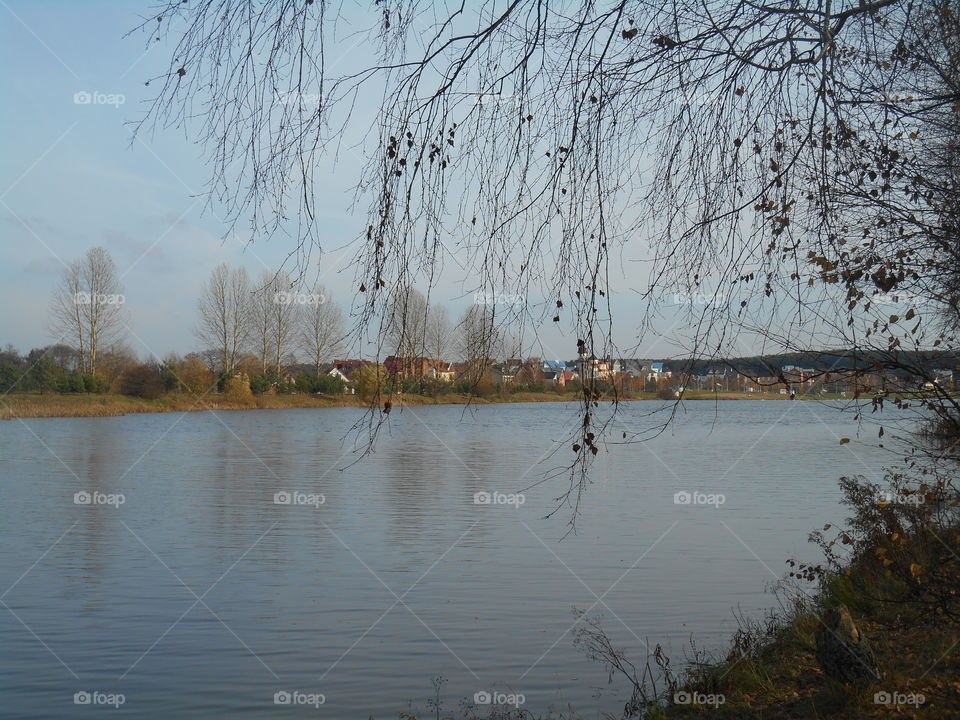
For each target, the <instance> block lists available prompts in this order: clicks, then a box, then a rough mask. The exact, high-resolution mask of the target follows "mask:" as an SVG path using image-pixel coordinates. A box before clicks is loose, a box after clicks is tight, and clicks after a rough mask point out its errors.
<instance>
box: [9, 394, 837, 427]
mask: <svg viewBox="0 0 960 720" xmlns="http://www.w3.org/2000/svg"><path fill="white" fill-rule="evenodd" d="M835 397H836V396H820V395H817V396H813V395H809V396H802V395H798V396H797V397H796V399H798V400H829V399H835ZM383 399H384V400H386V399H389V400H390V402H391V404H392V406H393V407H398V408H399V407H403V406H405V405H410V406H419V405H489V404H494V403H531V402H576V401H577V400H578V394H577V393H575V392H569V393H556V392H521V393H511V394H507V395H491V396H489V397H475V396H471V395H463V394H459V393H446V394H442V395H437V396H425V395H414V394H408V393H402V394H401V393H396V394H392V395H389V396H383ZM657 399H661V400H662V401H663V399H662V398H658V396H657V394H656V393H638V392H634V393H629V394H626V395H621V396H620V398H619V400H620V401H621V402H631V401H635V400H657ZM683 399H684V400H701V401H702V400H789V399H790V396H789V395H780V394H778V393H744V392H722V391H721V392H710V391H706V390H704V391H688V392H685V393H684V395H683ZM604 400H607V401H609V400H612V398H610V397H606V398H604ZM369 404H370V401H369V400H365V399H362V398H361V397H360V396H358V395H307V394H303V393H299V394H290V395H287V394H282V395H274V394H263V395H255V396H253V398H252V399H251V400H249V401H248V402H239V403H238V402H231V401H230V400H228V399H227V398H226V397H224V396H223V395H221V394H220V393H209V394H207V395H203V396H200V397H198V396H194V395H190V394H186V393H171V394H168V395H164V396H163V397H160V398H157V399H145V398H138V397H131V396H129V395H120V394H109V393H108V394H56V393H44V394H41V393H10V394H9V395H5V396H2V397H0V419H2V420H10V419H12V418H41V417H110V416H117V415H127V414H130V413H163V412H191V411H203V410H284V409H291V408H330V407H365V406H367V405H369Z"/></svg>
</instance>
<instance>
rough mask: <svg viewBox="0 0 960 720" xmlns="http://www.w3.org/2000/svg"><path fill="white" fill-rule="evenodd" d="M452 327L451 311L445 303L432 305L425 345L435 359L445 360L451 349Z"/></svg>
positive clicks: (428, 315) (427, 351)
mask: <svg viewBox="0 0 960 720" xmlns="http://www.w3.org/2000/svg"><path fill="white" fill-rule="evenodd" d="M451 335H452V328H451V327H450V312H449V311H448V310H447V308H446V306H445V305H432V306H431V307H430V311H429V312H428V314H427V329H426V338H425V343H424V347H425V350H426V353H427V354H428V355H429V356H430V357H431V358H433V359H434V360H444V359H446V357H447V354H448V353H449V351H450V340H451Z"/></svg>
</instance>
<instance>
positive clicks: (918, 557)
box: [647, 480, 960, 720]
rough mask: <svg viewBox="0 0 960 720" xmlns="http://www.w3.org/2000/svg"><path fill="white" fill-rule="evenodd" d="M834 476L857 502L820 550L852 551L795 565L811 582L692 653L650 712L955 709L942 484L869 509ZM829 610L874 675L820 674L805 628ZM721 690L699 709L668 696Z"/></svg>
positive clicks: (959, 629) (957, 658) (953, 605)
mask: <svg viewBox="0 0 960 720" xmlns="http://www.w3.org/2000/svg"><path fill="white" fill-rule="evenodd" d="M845 482H846V483H847V484H846V486H845V489H846V492H847V498H848V504H850V505H853V506H854V508H855V510H856V513H855V515H854V517H853V518H852V519H851V520H852V522H851V525H850V530H849V531H842V532H839V533H838V534H837V535H836V536H835V539H834V541H833V543H834V544H830V542H828V541H827V540H826V539H825V537H824V536H823V535H821V534H815V536H817V537H819V543H820V544H821V547H823V548H824V549H825V550H826V553H827V557H828V558H830V557H831V554H832V553H833V551H834V548H836V547H840V546H844V545H846V546H851V547H853V548H854V550H853V552H852V555H851V556H850V558H849V559H848V560H847V561H846V562H843V563H839V564H838V563H837V562H836V558H835V556H834V559H833V560H832V561H830V562H827V563H825V566H826V569H825V568H824V567H821V566H816V567H813V568H811V567H809V566H805V567H802V568H799V573H798V574H800V575H801V576H804V577H802V579H801V580H790V579H789V578H788V581H789V583H788V584H790V585H791V586H792V587H793V588H794V589H796V588H798V587H799V585H798V583H800V584H803V583H804V582H806V581H807V580H808V579H809V578H807V577H805V576H808V575H809V576H811V577H815V579H817V580H818V583H816V584H815V585H814V586H813V587H815V588H816V589H815V590H811V591H810V592H801V593H799V594H794V595H793V597H794V601H792V602H791V606H790V607H788V608H786V609H784V610H783V611H781V612H780V613H779V614H777V615H774V616H771V617H770V618H767V620H766V621H763V622H754V623H750V622H747V621H742V622H741V629H740V630H739V631H738V632H737V634H736V635H735V636H734V638H733V640H732V642H731V645H730V647H729V649H728V651H727V652H726V653H725V654H723V655H721V656H720V657H718V658H713V659H711V658H708V657H706V656H699V657H694V658H693V662H692V663H691V664H690V666H689V669H688V670H687V671H686V672H685V673H684V674H683V675H682V677H680V678H679V680H678V682H677V683H676V684H675V685H674V686H673V687H671V688H670V691H669V692H667V693H665V694H664V696H662V697H661V699H660V701H659V702H657V703H655V704H654V706H653V707H652V709H651V711H650V712H649V714H648V715H647V718H648V719H649V720H668V719H685V718H695V717H696V718H700V717H704V716H705V715H707V716H709V717H713V718H718V719H721V718H731V719H732V718H738V719H739V718H747V719H754V720H781V719H783V720H786V719H787V718H804V719H807V718H809V719H810V720H815V719H817V718H851V719H854V718H888V717H903V718H935V719H938V720H939V719H941V718H942V719H944V720H946V719H947V718H957V717H960V556H958V554H957V551H958V550H960V529H958V527H957V524H956V521H955V520H953V521H950V524H947V525H944V524H943V522H942V518H943V517H944V514H943V513H944V510H945V508H944V505H945V504H946V502H945V501H943V500H944V499H945V498H948V497H955V494H954V493H953V492H950V493H949V495H945V494H943V491H942V490H941V491H940V492H941V495H940V498H941V500H942V502H940V503H936V502H934V503H933V505H934V506H935V507H937V508H938V509H936V510H934V509H932V508H931V507H930V506H929V505H928V506H927V507H926V508H924V507H922V506H921V507H920V508H906V509H903V508H892V509H891V508H889V507H883V506H882V505H879V506H877V507H870V506H869V504H868V503H869V502H870V499H869V494H866V493H863V492H862V491H861V490H860V489H858V488H863V487H864V485H863V484H860V485H855V484H854V483H853V482H852V481H849V480H846V481H845ZM869 492H872V490H870V491H869ZM920 492H923V490H921V491H920ZM858 493H859V494H858ZM928 500H929V497H928ZM825 529H826V528H825ZM839 606H844V607H846V608H847V609H849V611H850V615H851V617H852V618H853V620H854V622H855V623H856V626H857V628H858V630H859V632H860V633H862V634H863V635H864V636H865V637H866V638H867V639H868V641H869V644H870V647H871V648H872V650H873V652H874V654H875V656H876V660H877V666H878V667H879V670H880V672H881V675H882V677H881V678H880V679H877V678H875V677H868V678H867V679H865V680H863V681H862V682H860V683H854V684H840V683H838V682H837V681H836V680H835V679H832V678H830V677H827V676H826V675H825V673H824V672H823V671H822V670H821V667H820V664H819V662H818V661H817V658H816V655H815V647H816V639H815V638H816V633H817V632H818V630H820V631H821V632H824V631H823V630H822V629H821V628H823V627H824V626H823V618H824V614H825V612H826V611H828V610H829V609H832V608H837V607H839ZM677 692H680V693H686V695H681V696H680V697H679V698H678V697H677V695H676V693H677ZM721 695H722V696H723V702H722V703H719V704H716V703H715V704H714V705H708V706H703V705H700V706H698V705H697V704H695V703H694V702H690V703H687V704H677V702H676V700H677V699H680V700H687V699H688V698H698V699H700V700H708V699H709V698H710V697H713V698H716V697H718V696H721Z"/></svg>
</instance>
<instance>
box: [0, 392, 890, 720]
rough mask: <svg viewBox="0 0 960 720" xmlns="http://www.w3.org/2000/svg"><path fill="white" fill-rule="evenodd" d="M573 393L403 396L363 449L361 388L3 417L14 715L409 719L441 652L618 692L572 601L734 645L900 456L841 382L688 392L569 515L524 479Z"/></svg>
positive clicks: (560, 694)
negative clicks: (76, 415) (479, 402)
mask: <svg viewBox="0 0 960 720" xmlns="http://www.w3.org/2000/svg"><path fill="white" fill-rule="evenodd" d="M657 406H658V404H657V403H653V402H637V403H629V404H626V405H625V406H623V407H622V408H621V415H620V418H619V419H618V420H616V421H615V422H614V424H613V428H614V429H613V432H612V439H613V440H617V439H619V438H621V435H622V432H623V431H626V432H634V431H637V430H640V429H642V428H643V427H644V426H645V423H646V422H648V420H646V419H645V417H644V416H645V414H646V413H648V412H650V411H651V410H652V409H653V408H654V407H657ZM576 411H577V407H576V406H575V405H573V404H567V403H563V404H561V403H548V404H515V405H486V406H479V407H475V408H473V409H470V410H465V409H464V408H463V407H459V406H431V407H416V408H403V409H400V408H396V409H394V411H393V413H392V414H391V415H390V418H389V423H388V424H387V425H385V426H384V427H383V428H382V431H381V435H380V438H379V441H378V443H377V446H376V451H375V452H374V453H373V454H371V455H368V456H367V457H365V458H362V459H359V458H357V456H355V455H353V454H351V453H350V449H351V447H352V445H351V444H350V441H349V440H348V441H347V444H344V443H343V442H342V439H343V437H344V435H345V433H346V432H347V431H348V429H349V428H350V426H351V425H352V424H353V423H354V422H355V421H356V420H357V419H358V418H360V417H361V416H362V414H363V411H362V410H360V409H357V408H332V409H303V410H277V411H273V410H258V411H247V412H220V413H217V414H213V413H209V412H202V413H201V412H195V413H187V414H173V413H171V414H153V415H131V416H125V417H113V418H81V419H28V420H24V421H18V420H13V421H8V422H3V423H0V477H2V479H3V505H2V510H0V513H2V526H3V542H2V543H0V592H2V595H0V600H2V604H0V642H2V647H3V649H4V652H3V656H2V659H0V697H2V698H3V701H2V704H0V715H2V716H4V717H24V718H25V717H29V718H40V717H72V716H76V717H93V716H95V715H96V716H100V715H101V714H103V713H104V712H105V711H106V710H105V708H106V709H110V711H111V712H114V709H113V707H112V706H117V705H119V707H118V708H117V709H116V712H118V713H121V714H129V715H135V716H138V717H200V716H203V717H225V718H226V717H239V716H270V717H287V716H289V717H300V716H313V717H324V718H344V719H346V718H351V719H355V718H367V717H370V716H372V717H375V718H378V719H379V718H395V717H397V714H398V712H400V711H402V710H406V709H408V708H411V707H412V708H414V709H417V710H420V711H425V710H426V709H427V699H428V698H430V697H432V696H433V694H434V689H433V685H432V679H433V678H435V677H437V676H442V677H443V678H444V679H445V682H444V683H443V684H442V690H441V698H442V702H443V706H444V708H445V709H447V710H457V709H458V708H459V704H460V703H461V701H463V700H467V701H471V702H472V701H473V700H474V697H475V695H477V694H478V693H481V694H482V693H502V694H503V695H504V699H507V700H515V701H517V702H519V701H520V700H523V701H524V703H525V704H524V707H525V708H526V709H527V710H529V711H531V712H534V713H536V712H540V711H543V710H545V709H546V708H548V707H549V706H554V707H567V706H572V707H573V708H574V709H576V710H577V711H579V713H580V714H581V715H582V716H583V717H587V718H596V717H600V715H601V712H602V711H607V712H614V713H616V712H619V710H620V709H621V708H622V707H623V703H624V702H625V701H626V699H627V698H628V697H629V693H628V692H627V690H626V688H625V687H624V685H623V684H621V683H619V682H617V681H615V682H614V683H612V684H608V682H607V674H606V672H605V670H604V668H602V667H600V666H599V665H597V664H596V663H594V662H591V661H590V660H588V659H587V658H586V657H585V656H584V655H583V653H582V652H581V651H580V650H579V649H578V648H576V647H575V646H574V643H573V639H574V636H575V633H576V630H577V627H579V624H577V616H576V615H575V614H574V609H575V608H577V609H580V610H588V611H589V614H590V615H591V616H599V617H602V620H603V624H604V627H605V628H606V630H607V631H608V633H609V635H610V636H611V638H612V639H613V640H614V643H615V644H616V645H617V647H620V648H623V649H624V650H626V651H627V652H628V654H629V656H630V657H631V658H632V659H633V660H634V661H637V662H640V663H642V661H643V659H644V655H643V653H644V643H649V644H650V647H653V645H654V644H655V643H661V644H663V645H664V647H665V648H666V649H667V650H668V651H669V652H671V653H672V657H673V659H674V665H675V666H677V665H679V664H681V663H682V660H683V657H682V653H683V649H684V647H685V645H686V643H687V641H688V639H689V638H690V636H691V635H693V637H694V638H695V639H696V641H697V644H698V646H701V647H706V648H708V649H709V648H721V647H723V645H724V643H725V642H726V640H727V638H728V637H729V635H730V634H731V633H732V631H733V630H734V629H735V628H736V622H735V619H734V615H733V613H734V610H739V611H742V612H743V613H745V614H746V615H747V616H759V615H760V614H762V612H763V611H764V609H766V608H769V607H772V606H773V605H774V602H775V601H774V598H773V597H772V596H771V595H770V594H769V593H768V592H767V590H768V587H769V585H770V583H771V582H773V581H774V580H775V579H776V578H777V577H779V576H780V575H781V574H783V572H784V571H785V565H784V561H785V560H786V559H787V558H790V557H799V558H804V559H814V558H816V557H817V552H816V549H815V548H813V547H812V546H810V545H809V544H808V543H807V542H806V538H807V535H808V533H809V532H810V531H811V530H813V529H816V528H819V527H821V526H822V525H823V524H824V523H826V522H837V521H842V520H843V518H844V517H845V512H844V508H842V507H841V506H840V505H839V499H840V492H839V488H838V486H837V479H838V478H839V477H840V476H841V475H849V474H865V475H868V476H870V477H873V478H875V479H876V478H879V477H880V472H879V470H880V468H881V467H882V466H883V465H884V464H890V463H891V462H892V461H893V460H894V459H895V458H894V456H893V454H892V453H891V452H889V451H887V450H883V449H879V448H877V447H876V439H875V438H876V429H875V428H863V429H862V430H863V432H862V437H861V438H858V436H857V427H856V425H855V424H854V422H853V419H852V417H851V415H850V414H849V413H847V414H841V413H839V412H838V411H837V410H835V409H832V408H830V407H828V406H827V405H824V404H820V403H814V402H789V401H777V400H770V401H740V402H736V401H730V402H722V403H720V404H719V406H718V405H716V404H714V403H711V402H690V403H688V404H687V405H686V408H685V409H684V410H682V411H681V412H680V413H679V415H678V416H677V418H676V420H675V422H674V424H673V425H672V426H671V427H670V428H669V429H668V430H667V431H666V432H664V433H663V434H661V435H660V436H658V437H656V438H655V439H653V440H651V441H650V442H648V443H641V444H629V445H610V446H609V447H607V448H605V449H604V448H602V449H601V451H600V453H599V454H598V455H597V458H596V465H595V468H594V472H593V474H592V484H591V485H590V486H589V488H588V489H587V491H586V494H585V495H584V498H583V501H582V503H581V506H580V511H581V512H580V515H579V518H578V520H577V524H576V533H575V534H568V530H569V526H568V521H569V520H570V517H571V515H570V511H569V510H568V509H561V510H560V511H559V512H558V513H557V514H555V515H554V516H553V517H552V518H549V519H545V517H544V516H545V515H546V514H547V513H548V512H549V511H550V510H552V509H554V508H555V503H554V498H555V497H557V496H558V495H559V494H560V493H561V492H562V491H563V489H564V487H565V486H566V483H567V479H566V476H565V475H561V476H560V477H558V478H556V479H554V480H552V481H550V482H547V483H543V484H539V485H535V486H534V487H529V486H531V485H533V484H534V483H536V482H537V481H538V480H540V479H541V478H542V477H543V475H544V472H545V471H548V470H550V469H551V468H556V467H558V466H560V465H562V464H563V463H566V462H568V461H569V459H570V456H571V455H572V453H571V451H570V450H569V443H568V442H567V441H566V437H567V430H568V428H569V427H570V423H571V422H572V421H574V420H575V413H576ZM840 437H850V438H851V439H852V440H851V442H850V443H847V444H841V443H840V442H839V438H840ZM558 443H560V445H561V447H560V449H559V450H558V451H557V454H556V455H554V456H552V457H549V456H548V457H546V459H545V460H543V458H544V456H545V455H548V454H549V451H550V450H551V449H553V448H556V447H557V444H558ZM541 460H543V461H542V462H540V463H539V464H538V461H541ZM528 487H529V489H527V490H525V492H524V493H523V497H522V498H521V497H519V496H516V495H514V493H517V492H518V491H519V490H521V489H523V488H528ZM477 493H481V494H480V495H478V496H476V497H475V494H477ZM484 493H486V494H484ZM678 493H687V494H686V495H684V494H680V495H677V494H678ZM487 500H489V501H490V502H486V501H487ZM521 501H522V504H521ZM686 501H689V502H686ZM77 693H81V694H80V695H76V694H77ZM83 693H86V694H83ZM121 695H122V698H121V697H120V696H121ZM521 696H522V697H521ZM121 699H122V704H120V701H121ZM478 699H479V700H483V699H484V697H483V696H482V695H479V696H478ZM321 701H322V704H321ZM94 705H97V706H99V707H93V706H94ZM424 714H425V715H426V713H424ZM430 716H432V712H431V713H430Z"/></svg>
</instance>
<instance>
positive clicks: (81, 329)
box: [50, 247, 126, 374]
mask: <svg viewBox="0 0 960 720" xmlns="http://www.w3.org/2000/svg"><path fill="white" fill-rule="evenodd" d="M125 299H126V298H125V297H124V295H123V285H122V284H121V283H120V279H119V278H118V277H117V268H116V266H115V265H114V264H113V260H112V258H111V257H110V253H108V252H107V251H106V250H105V249H104V248H102V247H96V248H92V249H90V250H88V251H87V253H86V254H85V255H84V256H83V257H82V258H80V259H79V260H75V261H73V262H72V263H70V265H68V266H67V268H66V269H65V270H64V273H63V277H62V278H61V281H60V284H59V285H58V286H57V288H56V289H55V290H54V294H53V302H52V304H51V308H50V325H51V329H52V330H53V332H55V333H56V334H57V335H58V336H60V337H61V338H62V339H64V340H66V341H67V342H69V343H71V344H72V345H73V347H74V348H75V349H76V350H77V353H78V355H79V361H80V370H81V371H82V372H84V373H90V374H93V373H95V372H96V371H97V361H98V359H99V355H100V352H101V350H102V348H106V347H109V346H110V345H112V344H114V343H116V342H119V341H120V340H121V339H122V338H123V335H124V334H125V325H124V309H123V305H124V302H125Z"/></svg>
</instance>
